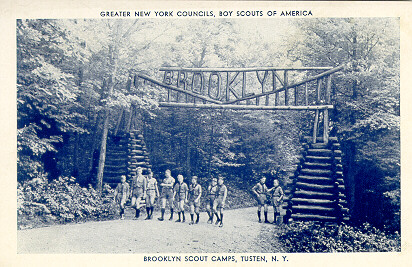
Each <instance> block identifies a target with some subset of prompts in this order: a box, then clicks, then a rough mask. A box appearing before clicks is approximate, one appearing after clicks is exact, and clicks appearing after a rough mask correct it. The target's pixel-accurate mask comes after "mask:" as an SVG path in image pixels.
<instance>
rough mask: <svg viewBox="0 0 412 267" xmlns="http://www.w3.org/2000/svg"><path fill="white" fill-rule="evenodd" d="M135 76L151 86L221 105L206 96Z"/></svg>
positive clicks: (144, 76)
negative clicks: (154, 85) (151, 84)
mask: <svg viewBox="0 0 412 267" xmlns="http://www.w3.org/2000/svg"><path fill="white" fill-rule="evenodd" d="M137 76H138V77H139V78H141V79H144V80H147V81H149V82H151V83H153V84H156V85H159V86H162V87H164V88H167V89H170V90H174V91H177V92H181V93H184V94H187V95H190V96H193V97H197V98H199V99H202V100H206V101H209V102H211V103H215V104H222V102H221V101H218V100H215V99H212V98H210V97H207V96H204V95H201V94H198V93H195V92H192V91H189V90H183V89H181V88H177V87H176V86H173V85H169V84H165V83H162V82H159V81H156V80H155V79H152V78H150V77H149V76H146V75H143V74H137Z"/></svg>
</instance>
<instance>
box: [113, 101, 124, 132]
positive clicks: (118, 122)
mask: <svg viewBox="0 0 412 267" xmlns="http://www.w3.org/2000/svg"><path fill="white" fill-rule="evenodd" d="M123 113H124V108H122V111H120V116H119V118H118V119H117V123H116V128H115V130H114V135H117V132H118V131H119V128H120V123H121V122H122V118H123Z"/></svg>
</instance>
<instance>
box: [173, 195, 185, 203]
mask: <svg viewBox="0 0 412 267" xmlns="http://www.w3.org/2000/svg"><path fill="white" fill-rule="evenodd" d="M175 198H176V199H175V200H176V201H177V202H179V201H184V200H185V195H181V196H180V195H179V194H176V196H175Z"/></svg>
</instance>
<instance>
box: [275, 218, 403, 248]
mask: <svg viewBox="0 0 412 267" xmlns="http://www.w3.org/2000/svg"><path fill="white" fill-rule="evenodd" d="M278 238H279V240H280V241H281V242H282V243H283V245H284V247H285V248H286V249H287V250H288V252H387V251H391V252H393V251H400V250H401V245H400V236H399V234H398V233H395V234H394V235H387V234H385V233H384V232H382V231H380V230H378V229H376V228H374V227H372V226H371V225H370V224H368V223H364V224H363V225H362V226H361V227H353V226H350V225H346V224H340V225H338V224H321V223H316V222H293V223H291V224H290V225H287V226H285V229H284V231H282V232H281V233H280V234H278Z"/></svg>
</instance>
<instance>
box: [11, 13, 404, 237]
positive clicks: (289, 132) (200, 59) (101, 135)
mask: <svg viewBox="0 0 412 267" xmlns="http://www.w3.org/2000/svg"><path fill="white" fill-rule="evenodd" d="M399 27H400V25H399V19H394V18H359V19H358V18H342V19H326V18H322V19H293V20H287V19H279V20H275V19H270V20H267V19H252V20H250V19H241V20H235V19H213V20H212V19H182V20H177V19H176V20H170V19H156V20H152V19H148V18H145V19H137V20H117V19H101V20H88V19H78V20H17V22H16V38H17V152H18V160H17V166H18V168H17V171H18V173H17V180H18V204H19V205H18V214H19V220H20V223H23V221H24V220H25V219H24V218H26V217H27V218H30V219H33V217H36V214H37V215H38V214H41V213H44V212H45V210H46V211H48V212H46V213H48V214H51V215H50V216H54V218H55V217H62V218H64V220H66V221H70V220H72V219H74V218H77V217H87V216H95V217H104V216H106V215H107V214H109V213H110V209H111V208H110V207H109V204H104V203H106V202H105V200H104V196H105V192H106V193H107V192H108V190H109V191H110V189H108V188H107V187H103V188H99V185H98V183H97V175H98V174H97V166H98V161H99V155H100V152H101V149H102V142H103V139H107V136H110V135H111V134H113V133H114V132H115V131H122V129H120V130H119V129H118V128H119V116H120V117H121V116H122V114H123V113H125V114H130V113H131V112H134V113H133V114H134V116H133V122H132V125H133V127H134V128H135V129H136V130H138V131H139V132H141V133H142V134H143V136H144V140H145V143H146V146H147V150H148V152H149V157H150V162H151V165H152V169H153V172H154V174H155V177H157V178H158V179H163V177H164V171H165V169H167V168H169V169H171V170H172V173H173V175H176V176H177V174H183V175H184V177H185V179H186V177H187V179H188V177H189V176H191V175H197V176H198V177H199V179H200V183H203V184H207V182H208V180H209V179H210V177H212V176H216V175H218V174H222V175H223V176H225V177H226V180H227V184H228V186H229V189H232V192H235V193H232V196H233V199H235V200H233V202H232V203H231V204H230V205H229V207H230V208H237V207H242V206H247V205H249V206H253V205H256V204H255V202H254V200H253V199H252V197H251V196H250V188H251V187H252V186H253V184H255V183H256V182H257V181H258V179H259V177H261V175H262V174H263V175H268V176H271V177H272V179H273V178H278V179H279V180H280V182H281V184H282V186H283V187H284V188H285V189H286V188H287V184H288V177H289V176H290V175H292V174H293V172H294V170H295V168H296V162H297V159H298V157H299V153H300V149H301V146H302V145H301V138H302V137H303V136H305V135H310V134H311V133H310V130H311V123H312V120H313V113H314V112H313V111H304V112H295V111H292V112H289V111H237V110H207V109H204V110H203V109H196V110H194V109H184V108H160V107H159V101H161V100H162V99H164V98H165V95H166V93H167V92H166V90H164V89H162V88H160V87H158V86H153V85H150V84H149V83H145V82H144V81H143V80H138V81H133V82H134V86H132V89H128V88H130V77H134V75H135V74H137V73H140V74H144V75H148V76H150V77H153V78H155V79H158V80H162V78H163V77H162V76H161V75H162V73H161V72H160V71H159V68H161V67H169V66H174V67H192V68H204V67H227V68H240V67H259V66H279V67H302V66H305V67H336V66H340V65H344V66H345V67H344V69H343V70H341V71H340V72H337V73H335V74H334V76H333V79H332V85H331V88H332V101H333V104H334V106H335V109H334V110H333V111H332V112H331V114H330V120H331V125H332V127H331V133H330V134H331V136H337V137H338V138H339V140H340V143H341V144H342V151H343V168H344V177H345V183H346V190H347V195H348V203H349V210H350V215H351V221H350V223H351V224H352V225H354V226H358V225H362V224H364V223H369V224H370V225H372V226H373V227H376V228H377V229H379V230H380V231H384V232H388V233H400V229H401V228H400V65H399V64H400V32H399ZM128 83H129V84H128ZM120 128H121V127H120ZM65 187H66V189H65ZM67 187H70V188H71V189H73V188H74V189H75V190H76V192H84V195H81V197H82V199H77V200H74V199H71V200H70V201H72V202H73V203H74V204H70V205H71V206H69V205H67V206H64V205H66V204H64V203H65V201H66V202H67V201H69V200H67V199H66V200H65V199H64V198H65V197H63V196H62V195H61V194H60V193H59V192H60V191H59V190H68V191H67V192H68V193H67V194H66V195H65V196H66V198H70V196H71V195H73V194H71V193H70V192H71V191H70V190H69V189H70V188H69V189H67ZM83 189H84V190H83ZM87 190H89V191H87ZM53 192H54V193H53ZM54 194H55V195H58V194H59V196H54ZM101 194H103V198H102V197H101ZM76 195H77V196H78V195H79V194H76ZM70 201H69V202H70ZM88 201H90V203H94V204H90V203H89V204H87V205H89V206H88V207H84V206H85V205H86V204H84V203H85V202H88ZM33 203H39V204H33ZM41 205H43V206H41ZM93 205H94V206H93ZM104 205H106V206H104ZM90 207H92V208H90ZM79 209H82V210H81V211H79ZM90 209H92V210H93V211H90ZM62 214H64V216H63V215H62ZM105 214H106V215H105ZM26 223H27V221H26Z"/></svg>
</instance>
